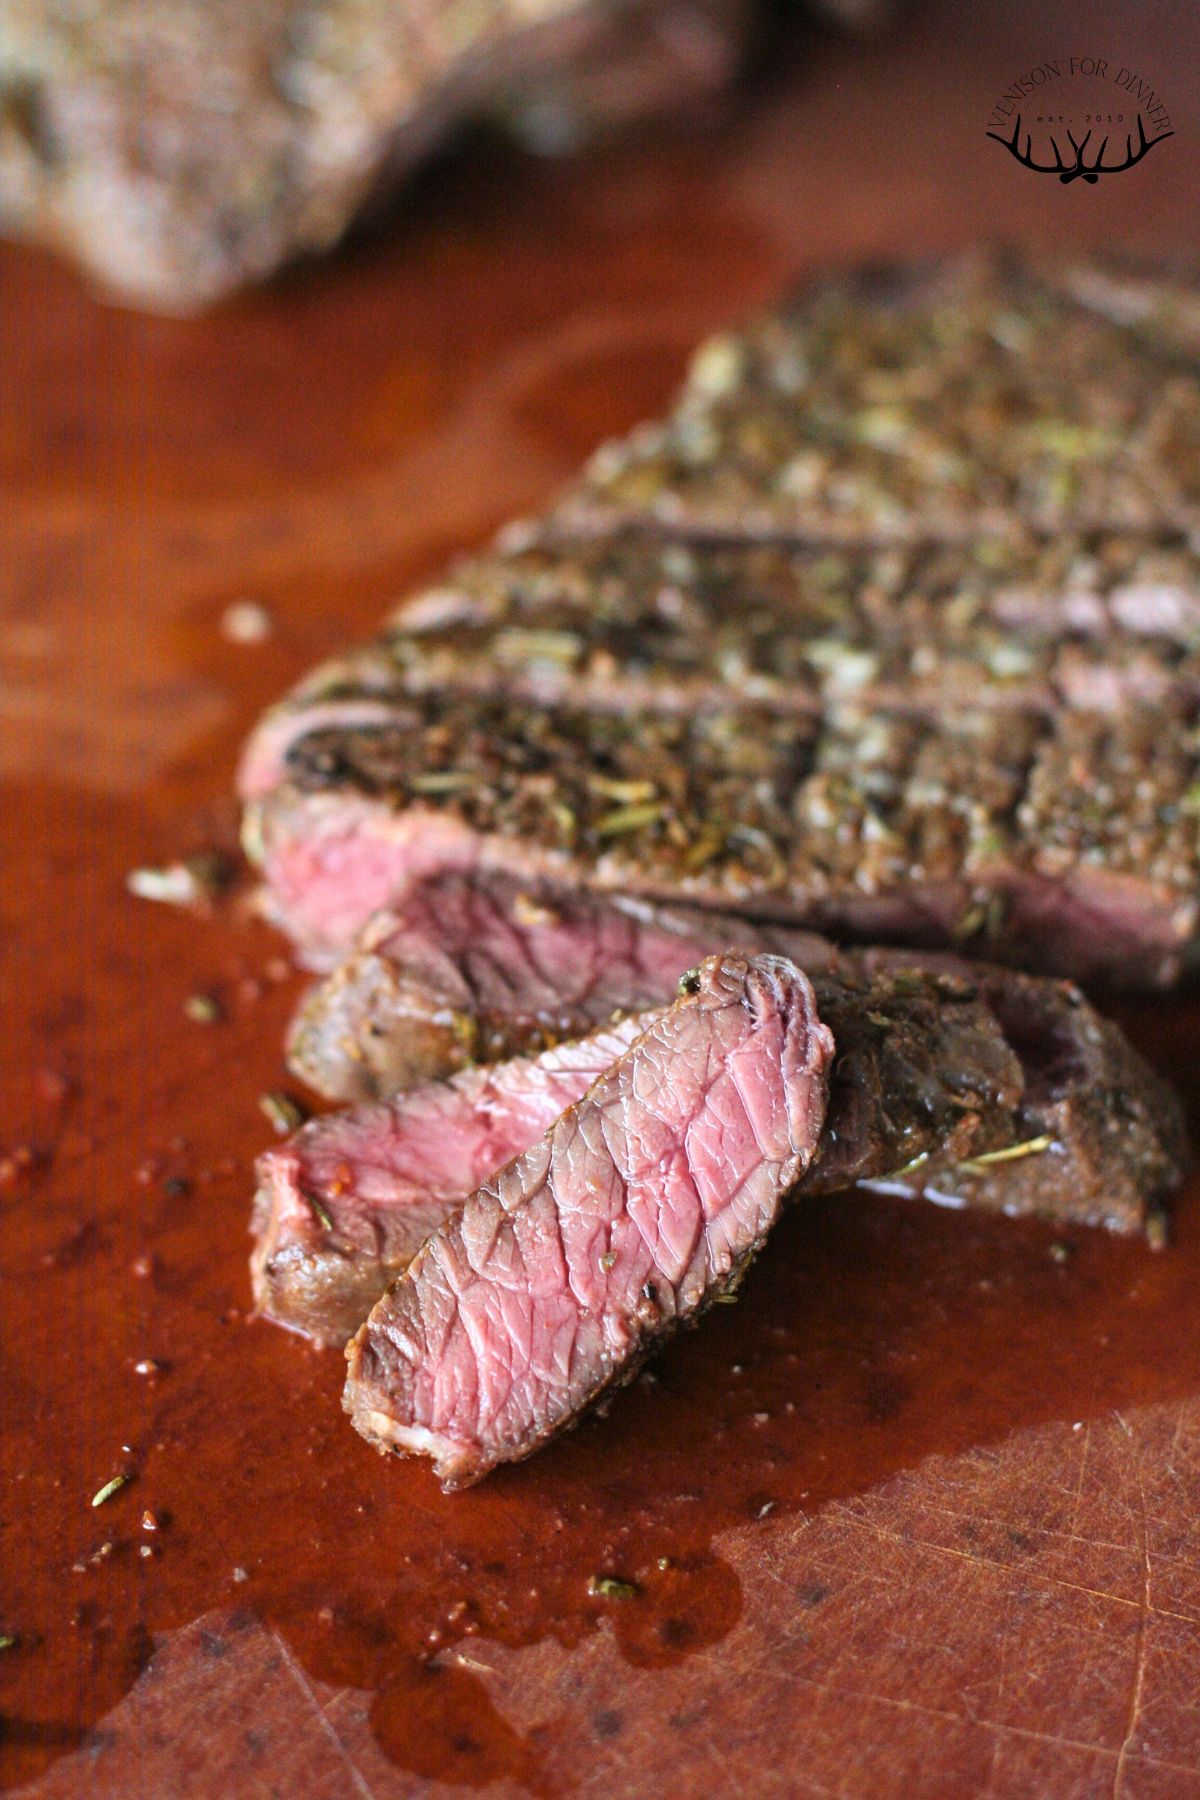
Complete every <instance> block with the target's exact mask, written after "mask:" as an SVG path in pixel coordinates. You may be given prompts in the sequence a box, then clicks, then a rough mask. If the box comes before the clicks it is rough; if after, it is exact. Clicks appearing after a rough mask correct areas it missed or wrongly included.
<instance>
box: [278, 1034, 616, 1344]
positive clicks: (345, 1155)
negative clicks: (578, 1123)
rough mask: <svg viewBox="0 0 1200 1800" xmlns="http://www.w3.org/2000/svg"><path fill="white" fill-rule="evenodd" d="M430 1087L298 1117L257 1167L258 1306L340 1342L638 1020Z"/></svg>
mask: <svg viewBox="0 0 1200 1800" xmlns="http://www.w3.org/2000/svg"><path fill="white" fill-rule="evenodd" d="M648 1022H649V1021H648V1019H644V1018H643V1019H638V1018H633V1017H631V1018H628V1019H625V1020H623V1021H622V1022H621V1023H620V1024H619V1025H615V1026H613V1027H611V1028H609V1029H608V1030H604V1031H598V1032H594V1033H593V1034H592V1035H591V1036H590V1037H588V1038H585V1039H584V1040H583V1041H582V1042H579V1043H572V1044H563V1045H559V1046H558V1047H557V1048H555V1049H553V1050H550V1051H547V1052H545V1053H544V1054H543V1055H541V1056H538V1057H533V1058H528V1057H522V1058H518V1059H517V1060H515V1061H512V1062H508V1063H502V1064H500V1065H498V1066H497V1067H494V1068H486V1069H469V1070H465V1071H463V1072H462V1073H460V1074H458V1075H456V1076H455V1077H454V1078H453V1079H452V1080H450V1081H446V1082H437V1083H430V1084H429V1085H427V1086H424V1087H421V1088H418V1089H417V1090H416V1091H415V1092H413V1093H411V1094H407V1095H405V1096H404V1097H403V1098H401V1099H398V1100H394V1101H393V1102H392V1104H391V1105H390V1106H369V1107H360V1108H358V1109H356V1110H353V1111H348V1112H339V1113H329V1114H327V1115H326V1116H325V1117H323V1118H319V1119H312V1120H310V1121H309V1123H308V1124H307V1125H304V1126H302V1127H301V1129H300V1130H299V1131H298V1132H296V1133H295V1135H294V1136H293V1137H292V1138H290V1139H289V1140H288V1142H287V1143H286V1144H281V1145H279V1146H278V1147H277V1148H275V1149H272V1150H268V1151H267V1152H266V1153H265V1154H264V1155H263V1156H261V1157H260V1158H259V1162H258V1191H257V1193H256V1195H255V1200H254V1213H253V1217H252V1220H251V1229H252V1231H253V1233H254V1236H255V1240H256V1241H255V1248H254V1254H253V1256H252V1257H251V1259H250V1272H251V1279H252V1283H253V1287H254V1298H255V1303H256V1305H257V1307H258V1310H259V1311H260V1312H261V1313H263V1314H264V1315H265V1316H266V1317H267V1318H270V1319H274V1320H275V1321H276V1323H277V1324H280V1325H287V1326H290V1327H291V1328H292V1330H294V1331H301V1332H304V1333H306V1334H307V1335H308V1336H309V1337H311V1338H314V1339H315V1340H316V1341H317V1342H318V1343H320V1344H330V1345H332V1344H337V1345H338V1346H341V1345H343V1344H344V1343H345V1342H346V1340H347V1338H349V1337H350V1336H351V1335H352V1334H353V1333H354V1332H355V1331H356V1330H357V1329H358V1327H359V1326H360V1325H361V1324H362V1322H363V1320H364V1319H365V1318H366V1316H367V1314H368V1313H369V1312H370V1310H371V1308H372V1307H373V1306H374V1304H375V1302H376V1300H378V1298H379V1296H380V1295H381V1294H382V1293H383V1291H384V1289H385V1288H386V1287H387V1285H388V1283H389V1282H390V1281H391V1280H392V1279H393V1278H394V1277H395V1276H396V1275H399V1274H401V1273H402V1272H403V1270H404V1269H406V1268H407V1267H408V1265H409V1263H410V1262H411V1261H412V1259H413V1257H414V1256H415V1255H416V1253H417V1251H418V1250H419V1249H420V1247H421V1245H422V1244H423V1243H424V1241H425V1239H426V1238H427V1237H428V1236H429V1235H430V1233H431V1232H433V1231H435V1230H436V1229H437V1228H438V1226H439V1225H443V1224H445V1223H446V1222H447V1220H449V1219H451V1218H452V1217H453V1216H454V1215H455V1213H456V1212H458V1211H459V1209H460V1208H461V1207H462V1204H463V1202H464V1200H465V1199H466V1197H467V1195H468V1194H470V1193H472V1192H474V1190H475V1189H476V1188H477V1187H479V1186H480V1184H481V1183H482V1182H483V1181H484V1180H485V1179H486V1178H487V1177H488V1176H489V1175H492V1174H494V1173H495V1171H496V1170H497V1169H498V1168H500V1167H502V1166H503V1164H504V1163H506V1162H509V1161H511V1159H512V1158H513V1157H514V1156H516V1155H518V1154H519V1153H520V1152H521V1151H522V1150H526V1149H528V1147H529V1145H530V1144H532V1143H533V1142H535V1140H536V1139H538V1138H540V1137H542V1136H544V1134H545V1133H546V1132H547V1131H549V1129H550V1127H551V1125H553V1123H554V1121H555V1119H557V1118H558V1116H559V1114H560V1113H562V1112H565V1111H566V1109H567V1107H568V1106H571V1105H573V1104H574V1102H575V1101H576V1100H579V1099H580V1098H581V1097H582V1096H583V1095H584V1094H585V1093H586V1092H587V1090H588V1088H589V1087H591V1085H592V1083H593V1082H594V1081H597V1080H598V1079H599V1077H600V1076H601V1075H602V1074H603V1073H604V1071H605V1069H607V1068H608V1066H609V1065H610V1063H612V1062H614V1061H615V1060H616V1058H617V1057H618V1056H620V1055H621V1054H622V1052H623V1051H625V1050H626V1049H627V1048H628V1047H629V1045H630V1044H631V1043H632V1041H633V1039H634V1038H635V1037H637V1036H638V1035H639V1032H640V1031H641V1030H642V1029H643V1028H644V1026H645V1025H646V1024H647V1023H648Z"/></svg>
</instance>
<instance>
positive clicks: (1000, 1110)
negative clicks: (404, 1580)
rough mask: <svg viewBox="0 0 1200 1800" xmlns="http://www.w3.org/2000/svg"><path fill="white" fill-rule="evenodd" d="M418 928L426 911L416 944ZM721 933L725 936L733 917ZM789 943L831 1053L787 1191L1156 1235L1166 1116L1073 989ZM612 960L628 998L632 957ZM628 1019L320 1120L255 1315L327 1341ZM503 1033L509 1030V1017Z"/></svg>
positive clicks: (1168, 1138)
mask: <svg viewBox="0 0 1200 1800" xmlns="http://www.w3.org/2000/svg"><path fill="white" fill-rule="evenodd" d="M450 885H451V884H450V883H448V882H440V883H437V884H435V895H434V898H440V899H441V900H442V901H443V902H444V905H443V916H446V917H451V916H452V915H453V911H454V907H455V905H456V901H455V899H454V897H453V896H452V895H451V894H448V893H447V891H446V890H447V888H448V887H449V886H450ZM495 905H496V900H495V896H493V897H492V906H493V908H495ZM646 910H648V909H642V911H643V912H644V911H646ZM594 911H595V909H594V908H592V909H590V911H589V907H588V905H587V903H583V904H582V905H580V906H579V908H578V910H576V911H573V912H572V911H571V910H570V903H569V902H563V903H562V905H561V910H560V913H559V916H558V920H557V922H556V923H555V924H554V925H552V926H549V925H543V924H536V923H535V924H532V925H528V924H527V925H526V926H525V927H524V928H523V929H524V931H525V932H526V933H527V934H528V936H529V937H530V939H531V940H532V941H533V949H532V951H531V956H530V961H531V962H532V961H533V960H536V959H538V958H539V957H540V956H541V954H542V953H543V952H544V951H545V949H546V945H547V943H548V942H552V943H553V944H554V945H555V948H556V949H557V951H558V952H559V953H560V955H561V954H562V953H563V952H565V949H566V940H567V936H568V934H569V935H570V937H571V938H573V940H574V941H575V942H576V944H577V947H578V958H577V960H578V961H579V962H581V963H586V962H587V960H588V958H589V956H590V955H591V954H592V951H593V949H594V946H595V944H596V943H598V942H602V941H603V940H604V933H603V931H602V930H594V931H592V933H591V941H590V942H589V939H588V934H589V930H590V929H591V924H592V921H593V920H594ZM462 916H466V913H465V909H464V912H463V915H462ZM632 916H633V917H634V918H636V917H637V913H636V912H635V913H634V914H633V915H632ZM436 917H437V914H436V910H435V908H434V905H433V900H432V899H431V905H430V926H429V928H430V930H434V929H436V925H435V920H436ZM672 924H674V925H676V926H678V927H679V931H678V934H676V933H674V932H673V931H672V929H671V926H672ZM686 924H687V920H686V919H683V920H676V921H669V920H667V919H665V918H663V917H662V915H660V916H659V918H658V919H657V920H652V921H651V922H650V929H651V931H652V932H653V933H654V934H655V936H656V938H657V939H658V941H659V943H660V944H661V947H662V957H663V960H662V962H661V963H660V965H659V967H658V979H659V980H660V982H661V997H662V998H663V1000H664V1001H665V1000H666V999H667V998H668V997H669V996H670V995H671V994H673V993H674V991H675V988H676V985H677V982H676V975H677V972H678V971H679V969H680V967H681V965H680V962H679V960H678V959H679V957H680V955H681V953H682V952H684V951H685V950H686V952H687V953H692V952H699V953H702V952H703V950H704V948H705V945H704V939H703V933H702V930H701V927H700V926H699V924H697V926H696V928H695V930H694V931H693V932H692V933H691V935H689V934H688V933H687V931H686V930H684V929H683V927H685V926H686ZM724 924H725V928H726V929H727V930H729V931H730V933H731V934H732V933H733V932H735V931H736V930H737V928H738V925H739V922H738V921H735V920H727V921H725V922H724ZM513 929H514V930H515V929H516V928H515V927H513ZM772 936H776V941H778V942H786V937H787V934H783V933H780V934H777V935H776V934H763V933H759V932H756V931H755V928H754V927H753V926H748V925H746V924H744V923H742V924H741V933H740V937H734V936H732V935H731V937H730V942H731V943H737V944H738V945H739V946H740V950H741V952H742V953H749V952H750V951H751V950H760V951H761V949H762V944H763V941H764V938H767V937H772ZM671 946H673V954H672V950H671ZM808 949H809V952H810V958H809V961H808V964H807V973H808V974H809V976H810V978H811V980H812V984H813V989H814V992H815V993H816V996H817V1004H818V1008H819V1010H820V1013H821V1017H822V1018H823V1019H824V1021H825V1022H826V1023H827V1024H828V1025H829V1026H830V1028H831V1030H832V1031H833V1033H834V1039H835V1044H836V1054H835V1058H834V1062H833V1065H832V1070H831V1074H830V1087H829V1100H828V1109H827V1112H826V1117H825V1124H824V1128H823V1130H822V1133H821V1139H820V1143H819V1146H818V1148H817V1152H816V1155H815V1157H814V1159H813V1162H812V1164H811V1166H810V1167H809V1169H808V1172H807V1174H806V1175H805V1176H804V1177H803V1179H802V1181H801V1183H800V1185H799V1188H798V1189H797V1193H798V1194H800V1193H804V1194H808V1193H814V1192H828V1191H833V1190H838V1189H841V1188H845V1187H849V1186H852V1185H855V1184H861V1185H865V1186H868V1187H872V1188H875V1189H877V1190H878V1191H881V1192H885V1193H891V1194H898V1195H903V1196H906V1197H910V1198H925V1199H930V1200H934V1201H936V1202H938V1203H940V1204H943V1205H952V1206H972V1207H982V1208H986V1209H990V1210H995V1211H1003V1212H1006V1213H1010V1214H1033V1215H1035V1216H1039V1217H1042V1218H1044V1219H1047V1220H1050V1221H1052V1222H1054V1223H1055V1224H1057V1225H1072V1224H1087V1225H1104V1226H1106V1227H1107V1228H1108V1229H1110V1230H1112V1231H1116V1232H1122V1233H1126V1234H1133V1233H1136V1232H1139V1231H1149V1232H1151V1233H1152V1234H1153V1235H1154V1236H1155V1238H1156V1239H1157V1238H1158V1237H1159V1236H1160V1234H1161V1222H1162V1221H1161V1214H1160V1211H1159V1208H1160V1204H1161V1202H1162V1199H1163V1198H1164V1196H1165V1195H1166V1194H1168V1193H1169V1192H1170V1191H1171V1190H1172V1189H1173V1188H1174V1187H1176V1186H1177V1185H1178V1183H1179V1181H1180V1180H1181V1178H1182V1175H1183V1173H1184V1170H1185V1168H1186V1164H1187V1149H1186V1135H1185V1132H1184V1129H1183V1123H1182V1118H1181V1114H1180V1109H1179V1105H1178V1102H1177V1100H1176V1099H1175V1096H1174V1095H1173V1094H1172V1093H1171V1092H1170V1091H1169V1090H1168V1089H1167V1088H1166V1086H1165V1084H1163V1083H1162V1082H1161V1081H1160V1080H1159V1079H1158V1077H1157V1076H1156V1075H1155V1074H1154V1073H1153V1072H1152V1071H1151V1070H1150V1069H1149V1067H1148V1066H1147V1065H1146V1064H1145V1063H1144V1062H1143V1060H1142V1059H1141V1058H1140V1057H1139V1056H1138V1055H1137V1053H1136V1052H1135V1051H1134V1050H1133V1049H1132V1048H1131V1046H1130V1045H1129V1044H1128V1042H1127V1041H1126V1040H1125V1038H1124V1036H1123V1035H1122V1033H1121V1032H1120V1031H1119V1030H1118V1028H1117V1027H1116V1026H1115V1025H1112V1024H1110V1023H1108V1022H1107V1021H1105V1020H1103V1019H1101V1018H1100V1017H1099V1016H1098V1015H1097V1014H1096V1013H1095V1012H1094V1011H1093V1009H1092V1008H1091V1007H1090V1006H1088V1005H1087V1003H1086V1002H1085V1001H1084V1000H1083V999H1082V997H1081V996H1080V994H1079V993H1078V990H1077V989H1074V988H1073V987H1071V986H1070V984H1069V983H1066V982H1050V981H1039V980H1037V979H1036V978H1034V977H1031V976H1024V975H1017V974H1014V973H1012V972H1010V971H1008V970H1002V969H989V968H987V967H985V966H981V965H974V964H970V963H965V962H961V961H959V960H958V959H956V958H952V957H944V958H937V957H932V958H930V959H929V962H930V964H931V965H932V966H928V967H925V968H920V967H914V966H912V962H911V954H910V953H907V952H902V951H878V950H876V951H867V952H863V953H861V954H847V953H839V952H837V951H835V950H834V948H833V946H832V945H829V944H827V943H822V941H821V940H819V939H812V940H809V941H808ZM547 960H548V959H547ZM570 961H571V959H569V958H565V957H564V963H566V964H568V965H569V963H570ZM631 966H632V967H633V969H634V980H635V983H636V986H637V991H638V993H639V994H641V993H644V991H645V989H646V988H647V987H648V986H649V985H650V983H649V981H648V979H647V975H646V972H645V964H644V963H642V962H641V961H640V960H639V959H633V962H632V965H631ZM412 998H413V1000H414V1002H415V998H416V996H415V993H414V994H413V995H412ZM518 998H519V997H518ZM519 1003H520V1002H519ZM519 1016H520V1017H521V1018H524V1019H527V1018H528V1016H529V1015H528V1013H524V1012H523V1013H521V1014H520V1015H519ZM646 1023H647V1015H646V1014H642V1015H640V1016H630V1017H626V1018H625V1019H623V1020H622V1021H621V1022H620V1023H619V1024H616V1025H608V1026H606V1027H605V1028H603V1029H602V1030H600V1031H598V1032H595V1033H594V1034H593V1035H591V1036H590V1037H586V1038H584V1039H582V1040H581V1041H579V1042H577V1043H573V1044H564V1045H559V1046H556V1047H553V1048H550V1049H544V1050H542V1051H541V1052H540V1054H538V1055H536V1056H533V1057H524V1058H522V1057H516V1058H514V1059H510V1060H509V1061H507V1062H504V1063H500V1064H498V1065H496V1066H494V1067H491V1068H487V1069H478V1068H476V1069H468V1070H466V1071H461V1072H460V1073H458V1074H457V1075H455V1076H453V1077H452V1078H451V1079H450V1080H449V1081H447V1082H432V1083H429V1084H428V1085H425V1086H422V1087H419V1088H416V1089H414V1090H411V1091H409V1092H407V1093H405V1094H403V1095H402V1096H401V1097H400V1098H398V1099H395V1100H393V1101H392V1102H391V1104H390V1105H372V1106H365V1107H360V1108H358V1109H356V1110H354V1111H351V1112H347V1113H334V1114H330V1115H328V1116H326V1117H325V1118H322V1119H317V1120H314V1121H312V1122H311V1123H310V1124H308V1125H306V1126H304V1127H303V1128H302V1129H301V1131H299V1132H298V1133H297V1134H296V1136H295V1137H294V1138H292V1139H291V1140H290V1142H289V1143H288V1144H286V1145H283V1146H281V1147H279V1148H277V1149H274V1150H271V1151H268V1152H267V1153H266V1155H264V1156H263V1157H262V1158H261V1159H260V1163H259V1191H258V1196H257V1198H256V1202H255V1217H254V1230H255V1233H256V1235H257V1237H258V1245H257V1248H256V1250H255V1254H254V1257H253V1259H252V1264H251V1267H252V1270H253V1272H254V1282H255V1295H256V1299H257V1301H258V1304H259V1308H260V1310H261V1311H262V1312H264V1313H265V1314H266V1315H267V1316H268V1317H271V1318H274V1319H276V1320H277V1321H279V1322H280V1323H282V1324H287V1325H291V1326H292V1327H294V1328H295V1329H297V1330H301V1331H306V1332H308V1333H309V1335H311V1336H313V1337H316V1338H317V1339H318V1340H319V1341H322V1342H325V1343H333V1342H344V1341H345V1340H346V1338H347V1337H349V1335H350V1333H351V1332H352V1331H353V1330H354V1329H355V1328H356V1327H357V1326H358V1325H359V1324H361V1322H362V1320H363V1318H364V1317H365V1316H366V1313H367V1311H368V1310H369V1308H370V1306H371V1305H373V1303H374V1301H375V1300H376V1299H377V1298H378V1297H379V1295H380V1294H381V1293H382V1292H383V1290H384V1288H385V1287H386V1285H387V1282H388V1280H389V1279H390V1278H391V1277H392V1276H393V1275H395V1274H397V1273H399V1272H400V1271H401V1270H402V1269H403V1268H404V1266H405V1265H406V1264H407V1262H408V1261H409V1260H410V1259H411V1257H412V1256H413V1254H414V1253H415V1251H416V1249H417V1248H418V1246H419V1244H420V1243H421V1241H422V1240H423V1239H424V1237H425V1236H426V1235H427V1234H428V1233H429V1232H430V1231H432V1230H433V1229H434V1227H435V1226H436V1225H439V1224H441V1223H442V1222H444V1221H445V1220H446V1219H448V1218H449V1217H451V1216H452V1215H453V1214H454V1212H456V1211H457V1209H458V1207H459V1206H460V1205H461V1204H462V1201H463V1197H464V1196H465V1195H466V1194H467V1193H469V1192H471V1191H472V1190H473V1189H474V1188H475V1187H477V1186H478V1185H479V1184H480V1182H481V1181H482V1179H483V1178H484V1175H485V1174H490V1173H491V1172H492V1170H493V1168H494V1167H496V1166H498V1165H499V1164H500V1163H501V1162H502V1161H504V1160H505V1159H506V1158H507V1157H508V1156H512V1155H516V1154H518V1153H519V1152H520V1151H521V1150H523V1149H526V1148H527V1147H528V1145H529V1144H530V1143H532V1142H533V1141H534V1139H535V1138H536V1137H538V1136H539V1135H541V1133H543V1132H544V1131H545V1130H547V1129H548V1128H549V1125H550V1124H551V1123H552V1122H553V1119H554V1118H555V1117H556V1116H557V1113H558V1112H560V1111H562V1110H564V1109H565V1107H566V1106H567V1105H569V1104H572V1103H573V1102H574V1101H576V1100H578V1099H579V1098H581V1097H582V1095H583V1093H584V1092H585V1091H586V1089H587V1088H588V1087H589V1086H590V1085H591V1083H592V1082H593V1081H594V1080H595V1079H596V1078H597V1077H598V1075H599V1074H600V1073H601V1071H602V1070H603V1069H604V1068H605V1067H606V1066H607V1064H608V1063H609V1062H610V1061H611V1060H612V1059H613V1058H614V1057H615V1056H617V1055H619V1054H620V1053H621V1051H622V1050H623V1049H624V1048H625V1047H626V1046H627V1045H628V1043H629V1042H630V1041H631V1040H632V1038H633V1037H635V1036H637V1035H638V1033H639V1032H640V1030H642V1029H643V1028H644V1026H645V1024H646ZM510 1030H511V1035H512V1036H514V1037H515V1036H516V1035H517V1026H516V1023H515V1020H514V1023H513V1025H512V1026H511V1028H510ZM533 1035H534V1036H535V1037H536V1035H537V1028H536V1027H535V1028H534V1033H533ZM489 1159H492V1160H490V1161H489Z"/></svg>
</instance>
